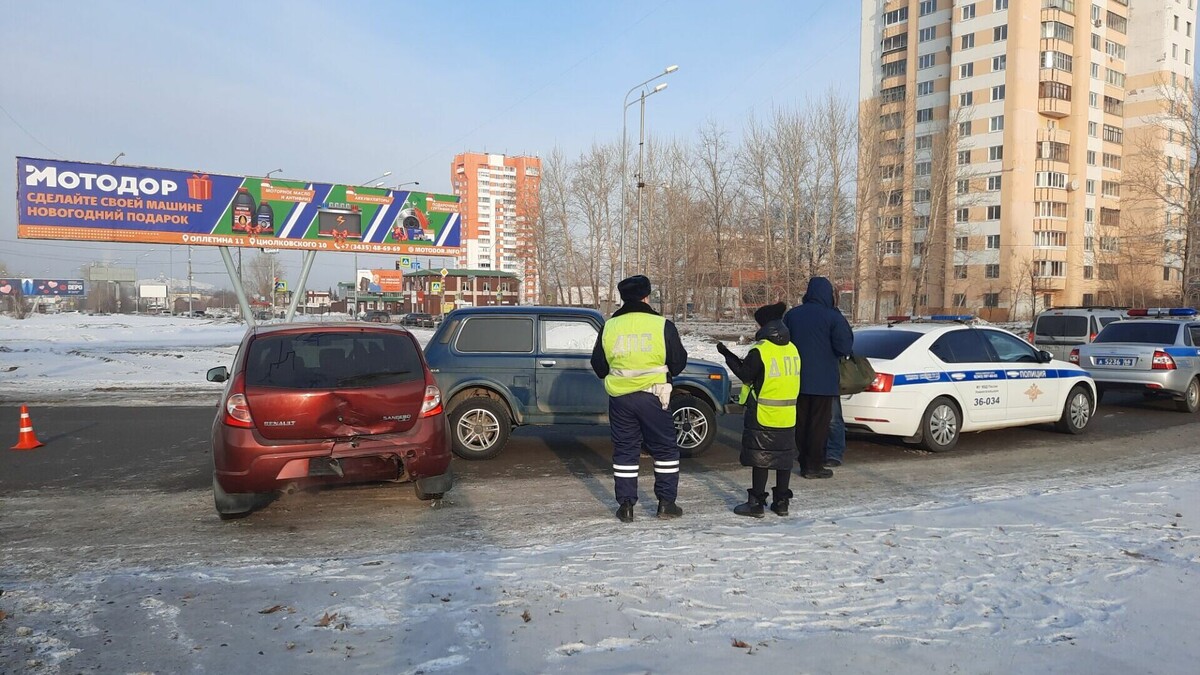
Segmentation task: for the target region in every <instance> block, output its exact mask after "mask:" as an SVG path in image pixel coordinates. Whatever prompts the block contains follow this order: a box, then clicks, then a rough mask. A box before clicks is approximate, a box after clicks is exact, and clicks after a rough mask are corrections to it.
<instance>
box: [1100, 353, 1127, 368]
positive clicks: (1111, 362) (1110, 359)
mask: <svg viewBox="0 0 1200 675" xmlns="http://www.w3.org/2000/svg"><path fill="white" fill-rule="evenodd" d="M1096 365H1098V366H1115V367H1117V368H1132V367H1134V366H1135V365H1137V359H1136V358H1132V357H1129V358H1125V357H1116V356H1100V357H1097V358H1096Z"/></svg>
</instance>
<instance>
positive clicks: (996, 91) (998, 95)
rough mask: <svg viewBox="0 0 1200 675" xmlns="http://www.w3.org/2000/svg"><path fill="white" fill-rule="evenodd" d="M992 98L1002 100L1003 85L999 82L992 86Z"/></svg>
mask: <svg viewBox="0 0 1200 675" xmlns="http://www.w3.org/2000/svg"><path fill="white" fill-rule="evenodd" d="M992 100H993V101H1003V100H1004V85H1002V84H1000V85H996V86H995V87H992Z"/></svg>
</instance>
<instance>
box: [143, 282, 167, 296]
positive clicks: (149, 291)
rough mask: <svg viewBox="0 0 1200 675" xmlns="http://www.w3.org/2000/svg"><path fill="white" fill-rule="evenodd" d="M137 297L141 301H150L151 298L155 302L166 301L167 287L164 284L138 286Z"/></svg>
mask: <svg viewBox="0 0 1200 675" xmlns="http://www.w3.org/2000/svg"><path fill="white" fill-rule="evenodd" d="M138 297H139V298H142V299H143V300H146V299H151V298H153V299H157V300H166V299H167V285H166V284H142V285H141V286H138Z"/></svg>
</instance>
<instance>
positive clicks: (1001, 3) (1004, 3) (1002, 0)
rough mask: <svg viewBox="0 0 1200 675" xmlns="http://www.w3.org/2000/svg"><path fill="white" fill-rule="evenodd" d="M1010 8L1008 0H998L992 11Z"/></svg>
mask: <svg viewBox="0 0 1200 675" xmlns="http://www.w3.org/2000/svg"><path fill="white" fill-rule="evenodd" d="M1005 9H1008V0H996V4H995V5H994V6H993V7H992V11H994V12H999V11H1001V10H1005Z"/></svg>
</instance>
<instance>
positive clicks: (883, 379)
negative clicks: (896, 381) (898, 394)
mask: <svg viewBox="0 0 1200 675" xmlns="http://www.w3.org/2000/svg"><path fill="white" fill-rule="evenodd" d="M892 379H893V378H892V376H891V375H889V374H887V373H875V379H874V380H871V386H869V387H867V391H871V392H875V393H878V394H883V393H886V392H889V391H891V390H892Z"/></svg>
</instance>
